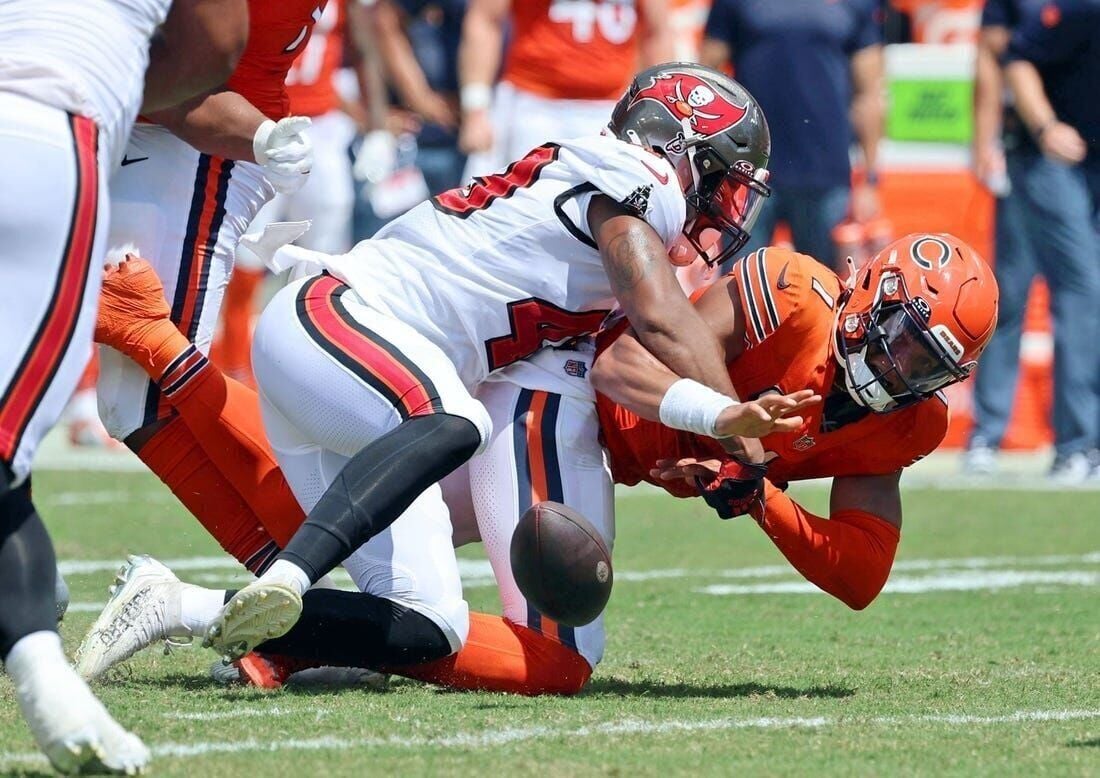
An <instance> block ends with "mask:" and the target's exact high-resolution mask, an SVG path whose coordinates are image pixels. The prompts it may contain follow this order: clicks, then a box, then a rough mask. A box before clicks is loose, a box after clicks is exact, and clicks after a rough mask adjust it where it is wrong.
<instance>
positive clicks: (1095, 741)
mask: <svg viewBox="0 0 1100 778" xmlns="http://www.w3.org/2000/svg"><path fill="white" fill-rule="evenodd" d="M1066 745H1067V746H1069V747H1070V748H1100V737H1094V738H1092V739H1091V740H1068V741H1066Z"/></svg>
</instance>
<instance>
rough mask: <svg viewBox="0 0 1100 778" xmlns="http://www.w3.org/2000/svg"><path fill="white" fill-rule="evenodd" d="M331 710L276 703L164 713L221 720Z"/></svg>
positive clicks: (178, 718) (182, 718)
mask: <svg viewBox="0 0 1100 778" xmlns="http://www.w3.org/2000/svg"><path fill="white" fill-rule="evenodd" d="M330 712H331V711H327V710H323V709H301V710H297V709H294V708H281V707H279V706H278V705H275V706H272V707H270V708H234V709H233V710H222V711H205V712H204V711H197V712H194V713H186V712H181V711H168V712H167V713H165V714H164V718H166V719H174V720H176V721H221V720H223V719H250V718H268V717H273V718H274V717H279V716H307V715H310V714H316V715H317V716H318V717H320V716H327V715H328V714H329V713H330Z"/></svg>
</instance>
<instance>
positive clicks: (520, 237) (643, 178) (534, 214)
mask: <svg viewBox="0 0 1100 778" xmlns="http://www.w3.org/2000/svg"><path fill="white" fill-rule="evenodd" d="M596 193H602V194H605V195H607V196H609V197H611V198H612V199H614V200H616V201H618V202H620V203H623V204H624V205H625V206H626V207H627V208H629V209H631V210H633V211H634V212H635V213H637V214H638V215H639V216H641V217H642V218H644V219H645V220H646V221H647V222H648V223H649V224H650V225H651V226H652V227H653V228H654V230H656V232H657V234H658V235H660V237H661V239H662V240H663V241H664V243H665V245H666V247H669V248H671V246H672V245H673V243H674V242H675V241H676V240H677V239H678V238H679V237H680V234H681V232H682V230H683V227H684V219H685V215H686V204H685V202H684V195H683V192H682V191H681V190H680V186H679V183H678V182H677V179H676V174H675V172H674V171H673V169H672V166H671V165H670V164H669V163H668V162H667V161H666V160H664V159H663V158H661V157H658V156H656V155H654V154H652V153H650V152H648V151H645V150H644V149H642V148H639V147H638V146H632V145H630V144H628V143H625V142H623V141H620V140H618V139H617V138H615V137H613V136H610V135H596V136H591V137H587V138H581V139H574V140H569V141H561V142H559V143H548V144H546V145H544V146H540V147H539V148H537V149H535V150H534V151H532V152H531V153H530V154H528V155H527V156H526V157H524V158H523V159H521V160H518V161H517V162H515V163H513V164H512V165H511V166H509V168H508V169H507V170H506V171H505V172H503V173H500V174H497V175H492V176H486V177H479V178H476V179H474V182H473V183H472V184H470V185H469V186H467V187H465V188H463V189H456V190H451V191H449V192H445V193H443V194H441V195H438V196H436V197H434V198H432V199H431V200H430V201H428V202H425V203H422V204H421V205H419V206H417V207H416V208H414V209H413V210H411V211H409V212H408V213H407V214H405V215H404V216H401V217H400V218H398V219H396V220H395V221H393V222H391V223H390V224H389V225H387V226H386V227H384V228H383V229H382V230H380V231H379V232H378V234H377V235H376V236H375V237H374V238H373V239H371V240H367V241H363V242H362V243H360V244H359V245H358V246H356V247H355V248H354V249H352V251H351V252H350V253H349V254H345V255H342V256H340V257H333V258H330V259H328V260H327V261H325V262H324V265H325V266H326V267H327V268H328V269H329V270H330V271H331V272H333V273H334V274H335V275H336V276H338V277H340V278H342V279H343V280H344V281H346V282H347V283H348V284H349V285H350V286H351V287H352V288H353V289H354V290H355V291H356V292H357V293H358V294H359V295H360V296H361V297H362V298H363V300H364V301H366V302H367V303H368V304H369V305H371V306H372V307H375V308H377V309H379V310H381V311H384V312H386V313H389V314H390V315H392V316H394V317H396V318H398V319H400V320H401V321H403V322H405V323H407V324H410V325H412V326H413V327H415V328H416V329H417V330H419V331H420V333H421V334H423V335H424V336H425V337H427V338H428V339H429V340H431V341H432V342H434V343H435V344H437V345H438V346H439V347H440V348H441V349H442V350H443V351H444V352H445V353H446V354H447V355H448V356H450V357H451V359H452V361H453V362H454V365H455V367H456V368H457V369H458V373H459V376H460V377H461V379H462V380H463V382H464V383H465V384H466V385H467V386H468V387H473V386H476V385H477V384H479V383H481V381H483V380H485V378H486V377H487V376H488V375H489V374H490V373H492V372H493V371H495V370H499V369H500V368H502V367H504V366H506V365H509V364H512V363H514V362H516V361H517V360H520V359H524V358H525V357H528V356H530V355H531V354H533V353H535V352H536V351H538V349H539V348H541V347H542V346H545V345H554V344H559V343H563V342H565V341H567V340H569V339H571V338H573V337H575V336H578V335H584V334H587V333H591V332H594V331H596V330H597V329H598V328H599V326H600V324H601V323H602V322H603V319H604V317H605V315H606V314H607V312H608V311H609V310H611V309H612V308H613V307H615V304H616V303H615V300H614V298H613V296H612V291H611V284H610V281H609V280H608V278H607V273H606V271H605V270H604V266H603V262H602V260H601V258H600V254H599V251H598V250H597V248H596V244H595V242H594V241H593V240H592V237H591V235H589V231H588V219H587V212H588V204H589V202H590V200H591V198H592V196H593V195H594V194H596Z"/></svg>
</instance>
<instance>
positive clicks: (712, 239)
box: [608, 62, 771, 264]
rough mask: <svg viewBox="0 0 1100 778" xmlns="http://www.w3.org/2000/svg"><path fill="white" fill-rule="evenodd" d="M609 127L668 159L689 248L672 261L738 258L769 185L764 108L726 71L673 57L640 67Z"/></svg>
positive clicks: (676, 251) (768, 136)
mask: <svg viewBox="0 0 1100 778" xmlns="http://www.w3.org/2000/svg"><path fill="white" fill-rule="evenodd" d="M608 129H609V130H610V131H611V133H612V134H614V135H615V137H617V138H619V139H620V140H623V141H626V142H627V143H633V144H635V145H638V146H642V147H643V148H646V149H648V150H650V151H652V152H654V153H656V154H659V155H661V156H663V157H665V158H666V159H667V160H668V161H669V162H670V163H671V164H672V167H673V169H674V170H675V171H676V176H677V178H678V180H679V183H680V188H681V189H682V190H683V192H684V199H685V200H686V202H687V219H686V221H685V224H684V238H685V240H686V242H687V245H686V246H681V247H679V248H674V249H673V252H672V253H671V259H672V260H673V262H674V263H676V264H688V263H690V262H691V261H692V260H693V259H694V258H695V254H696V253H698V254H699V255H701V256H702V257H703V258H704V259H705V260H706V262H707V263H708V264H714V263H716V262H721V261H723V260H725V259H727V258H729V257H731V256H734V255H735V254H736V253H737V252H738V251H740V250H741V248H742V247H743V246H744V245H745V243H746V242H747V241H748V239H749V232H750V230H751V229H752V225H753V224H754V223H755V221H756V217H757V215H758V214H759V212H760V206H761V204H762V203H763V202H764V198H765V197H767V196H768V195H769V194H770V190H769V188H768V183H767V182H768V157H769V156H770V154H771V134H770V133H769V132H768V123H767V122H766V121H765V120H764V113H763V111H761V110H760V106H759V105H758V104H757V102H756V100H754V99H753V97H752V95H750V94H749V93H748V91H747V90H746V89H745V88H744V87H743V86H741V85H740V84H738V83H737V82H736V81H734V80H733V79H732V78H730V77H729V76H726V75H723V74H722V73H719V72H718V71H717V70H712V69H710V68H707V67H703V66H702V65H695V64H691V63H686V62H672V63H668V64H664V65H657V66H656V67H652V68H649V69H648V70H643V71H642V72H641V73H639V74H638V75H637V76H636V77H635V78H634V81H633V82H631V84H630V87H629V88H628V89H627V91H626V94H624V95H623V96H622V97H621V98H620V99H619V102H618V103H617V104H616V105H615V109H614V110H613V111H612V114H611V122H610V123H609V124H608Z"/></svg>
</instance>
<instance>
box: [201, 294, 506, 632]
mask: <svg viewBox="0 0 1100 778" xmlns="http://www.w3.org/2000/svg"><path fill="white" fill-rule="evenodd" d="M253 365H254V368H255V370H256V378H257V381H258V382H259V384H260V387H261V391H262V393H263V395H264V398H265V402H268V401H269V402H270V403H271V405H272V407H273V408H275V409H276V410H278V411H279V412H280V413H281V414H282V415H283V416H285V417H286V418H288V419H290V420H292V422H293V423H294V426H295V427H296V428H297V429H298V430H299V431H300V432H301V433H302V435H303V436H304V437H305V438H306V439H308V440H310V441H311V442H313V443H314V444H315V445H317V446H320V447H322V448H324V449H326V450H328V451H332V452H334V453H336V454H341V455H343V456H346V457H349V459H348V462H347V464H346V465H345V466H344V467H343V469H342V470H341V471H340V473H339V474H338V475H337V476H336V477H335V478H334V479H333V481H332V483H331V484H330V485H329V486H328V488H327V489H326V490H325V492H324V494H323V495H321V497H320V499H319V500H318V501H317V504H316V505H315V506H314V507H313V509H312V510H311V511H310V513H309V517H308V518H307V520H306V522H305V524H303V525H302V527H301V528H300V529H299V530H298V532H297V533H296V534H295V536H294V537H293V538H292V539H291V541H290V543H288V544H287V547H286V549H285V550H284V552H283V553H282V554H280V556H279V559H278V560H277V561H276V562H275V564H274V565H273V566H272V568H271V569H270V570H269V571H268V572H266V573H265V574H264V575H263V576H261V578H260V580H259V581H258V582H257V583H256V584H253V585H251V586H249V587H246V588H245V589H243V590H242V591H241V592H240V593H239V594H238V595H237V596H236V597H234V599H233V601H231V602H229V603H227V605H226V608H225V610H224V613H223V618H222V619H220V620H219V622H218V623H216V624H215V625H214V626H213V627H212V629H211V634H210V637H211V639H212V640H213V641H214V644H215V645H216V646H217V647H218V648H219V649H222V650H226V649H228V650H229V652H230V653H236V652H237V651H239V650H240V647H241V646H245V647H248V648H250V647H251V646H254V645H255V643H256V642H258V640H259V639H262V638H264V637H275V636H276V635H273V634H270V633H271V632H274V631H276V630H277V629H279V628H282V627H289V626H290V624H292V623H293V621H294V620H295V619H296V618H297V613H296V612H295V611H296V610H297V609H299V608H300V595H301V594H302V593H304V592H305V590H306V589H308V588H309V586H310V585H311V584H312V583H313V582H315V581H317V580H318V578H320V576H322V575H324V574H325V573H327V572H328V571H329V570H331V569H332V568H333V567H335V566H336V565H338V564H340V563H341V562H342V561H343V560H344V559H346V558H347V557H348V556H350V555H351V553H352V552H353V551H354V550H355V549H357V548H359V547H360V546H361V545H363V544H364V543H366V542H368V541H369V540H370V539H371V538H373V537H375V536H377V535H379V534H380V533H382V532H383V531H384V530H385V529H386V528H387V527H389V526H390V524H392V523H393V521H394V520H396V519H397V517H398V516H400V515H401V514H402V513H404V512H405V510H406V509H407V508H408V507H409V506H410V505H411V504H412V503H413V501H414V500H415V499H416V498H417V497H418V496H419V495H420V494H421V493H422V492H424V490H425V489H427V488H428V487H429V486H431V485H432V484H434V483H436V482H437V481H438V480H439V479H441V478H442V477H443V476H445V475H446V474H447V473H449V472H450V471H451V470H453V469H454V468H455V467H457V466H458V465H460V464H461V463H462V462H464V461H466V460H467V459H468V458H469V457H470V456H471V455H472V454H474V453H475V452H476V451H477V449H478V448H479V447H480V446H481V441H482V440H483V439H486V438H487V437H488V429H489V422H488V416H487V414H486V413H485V410H484V408H483V407H482V406H481V404H480V403H478V402H477V401H476V400H474V399H473V398H472V397H470V395H469V393H468V392H467V391H466V389H465V387H464V386H463V384H462V383H461V381H460V380H459V378H458V375H457V373H456V372H455V369H454V366H453V365H452V364H451V362H450V361H449V360H448V358H447V357H446V355H444V354H443V352H442V351H440V350H439V349H438V348H437V347H436V346H434V345H433V344H431V343H430V342H428V341H427V340H426V339H425V338H423V337H422V336H421V335H420V334H419V333H417V332H416V331H415V330H413V329H412V328H411V327H409V326H408V325H405V324H403V323H402V322H399V321H397V320H396V319H393V318H391V317H389V316H386V315H383V314H380V313H378V312H377V311H374V310H373V309H371V308H369V307H368V306H366V305H364V304H363V302H362V300H360V298H359V297H358V295H356V294H355V293H354V292H353V291H351V290H350V289H349V288H348V287H347V286H345V285H344V284H342V283H341V282H339V281H337V280H336V279H334V278H332V277H330V276H327V275H323V276H316V277H313V278H309V279H304V280H303V281H300V282H297V283H295V284H292V285H290V286H289V287H287V288H285V289H283V290H282V291H281V292H279V294H277V295H276V296H275V298H274V299H273V300H272V302H271V304H270V305H269V306H268V308H267V309H266V310H265V311H264V314H263V315H262V316H261V317H260V323H259V325H258V327H257V330H256V336H255V340H254V343H253ZM265 629H266V630H267V632H266V633H265V632H264V630H265ZM280 634H281V633H280Z"/></svg>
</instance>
